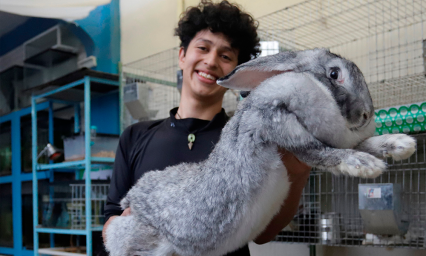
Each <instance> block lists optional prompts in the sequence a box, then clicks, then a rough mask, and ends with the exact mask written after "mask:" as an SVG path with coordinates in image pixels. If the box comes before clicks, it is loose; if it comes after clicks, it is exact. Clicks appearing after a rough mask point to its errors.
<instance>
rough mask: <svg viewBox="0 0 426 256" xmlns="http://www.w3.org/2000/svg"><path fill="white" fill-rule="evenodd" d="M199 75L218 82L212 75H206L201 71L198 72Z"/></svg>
mask: <svg viewBox="0 0 426 256" xmlns="http://www.w3.org/2000/svg"><path fill="white" fill-rule="evenodd" d="M198 74H199V75H200V76H202V77H205V78H207V79H210V80H213V81H216V77H214V76H212V75H209V74H206V73H204V72H201V71H199V72H198Z"/></svg>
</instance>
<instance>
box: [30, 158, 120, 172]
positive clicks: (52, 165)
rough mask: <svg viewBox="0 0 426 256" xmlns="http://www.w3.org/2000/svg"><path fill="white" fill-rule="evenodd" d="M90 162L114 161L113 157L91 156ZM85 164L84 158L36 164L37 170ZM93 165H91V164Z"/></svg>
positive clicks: (108, 162)
mask: <svg viewBox="0 0 426 256" xmlns="http://www.w3.org/2000/svg"><path fill="white" fill-rule="evenodd" d="M89 161H90V162H91V163H105V164H112V163H114V158H110V157H91V158H90V160H89ZM85 164H86V160H79V161H70V162H62V163H56V164H39V165H37V167H36V168H37V170H50V169H60V168H78V169H79V168H82V167H84V166H85ZM92 166H93V165H92Z"/></svg>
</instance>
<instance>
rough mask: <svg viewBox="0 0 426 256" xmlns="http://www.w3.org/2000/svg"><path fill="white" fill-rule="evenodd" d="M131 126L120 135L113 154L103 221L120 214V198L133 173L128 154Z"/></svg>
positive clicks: (130, 143)
mask: <svg viewBox="0 0 426 256" xmlns="http://www.w3.org/2000/svg"><path fill="white" fill-rule="evenodd" d="M131 138H132V127H131V126H130V127H128V128H127V129H126V130H125V131H124V132H123V134H122V135H121V136H120V140H119V143H118V147H117V151H116V154H115V161H114V169H113V172H112V177H111V183H110V186H109V191H108V197H107V201H106V205H105V211H104V213H105V222H106V221H108V219H109V218H110V217H111V216H114V215H121V213H122V212H123V210H122V209H121V206H120V201H121V199H122V198H123V197H124V196H125V195H126V194H127V192H128V191H129V189H130V186H131V182H132V177H133V174H132V172H131V170H130V163H129V155H130V151H131V149H132V146H133V143H132V139H131Z"/></svg>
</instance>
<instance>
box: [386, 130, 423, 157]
mask: <svg viewBox="0 0 426 256" xmlns="http://www.w3.org/2000/svg"><path fill="white" fill-rule="evenodd" d="M384 147H385V149H384V150H383V156H384V157H392V158H393V159H394V160H404V159H407V158H409V157H410V156H411V155H412V154H413V153H414V152H415V151H416V140H415V139H414V138H412V137H410V136H408V135H405V134H392V135H391V136H389V138H388V139H387V140H386V142H385V144H384Z"/></svg>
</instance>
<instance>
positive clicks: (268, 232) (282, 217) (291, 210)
mask: <svg viewBox="0 0 426 256" xmlns="http://www.w3.org/2000/svg"><path fill="white" fill-rule="evenodd" d="M278 153H279V154H280V155H281V161H282V162H283V164H284V166H285V167H286V169H287V173H288V179H289V181H290V182H291V185H290V190H289V192H288V195H287V198H286V199H285V200H284V202H283V204H282V206H281V209H280V211H279V212H278V213H277V215H275V217H274V218H273V219H272V220H271V222H269V224H268V226H267V227H266V228H265V230H264V231H263V232H262V233H261V234H260V235H259V236H258V237H257V238H256V239H255V240H254V242H255V243H257V244H264V243H267V242H269V241H271V240H272V239H274V237H275V236H276V235H277V234H278V233H279V232H280V231H281V230H282V229H283V228H284V227H285V226H287V224H288V223H290V221H291V220H292V219H293V217H294V215H295V214H296V212H297V209H298V207H299V201H300V197H301V195H302V191H303V188H304V187H305V185H306V182H307V181H308V178H309V174H310V172H311V167H310V166H308V165H307V164H305V163H303V162H301V161H299V159H297V158H296V157H295V156H294V155H293V154H292V153H290V152H288V151H287V150H285V149H283V148H278Z"/></svg>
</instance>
